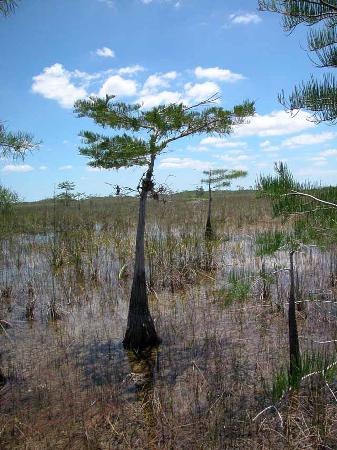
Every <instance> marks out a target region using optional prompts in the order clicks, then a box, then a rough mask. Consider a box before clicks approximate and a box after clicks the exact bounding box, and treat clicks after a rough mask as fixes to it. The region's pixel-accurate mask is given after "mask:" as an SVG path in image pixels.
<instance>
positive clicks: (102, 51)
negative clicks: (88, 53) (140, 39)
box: [96, 47, 116, 58]
mask: <svg viewBox="0 0 337 450" xmlns="http://www.w3.org/2000/svg"><path fill="white" fill-rule="evenodd" d="M96 55H98V56H102V57H103V58H114V57H115V56H116V55H115V52H114V51H113V50H111V48H109V47H102V48H98V49H97V50H96Z"/></svg>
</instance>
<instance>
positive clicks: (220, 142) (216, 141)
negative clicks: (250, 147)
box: [200, 136, 247, 148]
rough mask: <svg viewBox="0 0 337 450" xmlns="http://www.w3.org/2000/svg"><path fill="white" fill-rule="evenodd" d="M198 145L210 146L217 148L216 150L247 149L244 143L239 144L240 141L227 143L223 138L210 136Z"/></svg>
mask: <svg viewBox="0 0 337 450" xmlns="http://www.w3.org/2000/svg"><path fill="white" fill-rule="evenodd" d="M200 145H211V146H213V147H217V148H225V147H227V148H235V147H247V143H246V142H240V141H237V142H229V141H227V140H226V139H224V138H220V137H214V136H210V137H206V138H204V139H202V140H201V141H200Z"/></svg>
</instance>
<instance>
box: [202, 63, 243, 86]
mask: <svg viewBox="0 0 337 450" xmlns="http://www.w3.org/2000/svg"><path fill="white" fill-rule="evenodd" d="M194 74H195V76H196V77H197V78H207V79H209V80H217V81H226V82H228V83H235V82H236V81H239V80H243V79H244V78H245V77H244V76H243V75H241V74H240V73H234V72H231V71H230V70H229V69H221V68H220V67H208V68H203V67H200V66H198V67H196V68H195V69H194Z"/></svg>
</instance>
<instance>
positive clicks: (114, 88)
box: [98, 75, 137, 97]
mask: <svg viewBox="0 0 337 450" xmlns="http://www.w3.org/2000/svg"><path fill="white" fill-rule="evenodd" d="M136 93H137V83H136V82H135V81H134V80H128V79H125V78H123V77H121V76H120V75H112V76H111V77H109V78H108V79H107V80H106V81H105V83H104V84H103V86H102V87H101V89H100V91H99V94H98V95H99V96H100V97H104V96H105V95H106V94H108V95H120V96H123V95H124V96H133V95H136Z"/></svg>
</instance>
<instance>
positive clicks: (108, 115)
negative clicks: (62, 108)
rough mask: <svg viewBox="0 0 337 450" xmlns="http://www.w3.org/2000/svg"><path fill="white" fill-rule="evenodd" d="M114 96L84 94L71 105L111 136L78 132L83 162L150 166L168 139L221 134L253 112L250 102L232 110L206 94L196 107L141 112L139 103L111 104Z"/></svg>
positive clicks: (111, 166) (171, 106)
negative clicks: (85, 95)
mask: <svg viewBox="0 0 337 450" xmlns="http://www.w3.org/2000/svg"><path fill="white" fill-rule="evenodd" d="M114 98H115V96H113V95H110V96H109V95H107V96H106V97H105V98H98V97H89V99H87V100H78V101H77V102H76V103H75V113H76V114H77V116H78V117H89V118H91V119H93V120H94V122H96V123H97V124H98V125H101V126H102V127H103V128H110V129H111V130H113V131H114V132H115V133H116V134H114V135H112V136H107V135H104V134H100V133H95V132H92V131H82V132H81V133H80V136H82V138H83V143H84V144H85V146H82V147H80V154H82V155H84V156H87V157H89V158H90V162H89V165H90V166H92V167H101V168H105V169H119V168H121V167H131V166H134V165H137V166H144V165H147V164H150V160H151V157H155V156H157V155H159V154H160V153H161V152H162V151H163V150H164V149H165V148H166V147H167V146H168V145H169V144H170V143H171V142H174V141H176V140H178V139H181V138H184V137H187V136H191V135H197V134H202V133H213V134H218V135H226V134H228V133H230V132H231V130H232V127H233V126H234V125H237V124H241V123H244V121H245V119H246V118H247V117H248V116H251V115H253V114H254V112H255V109H254V103H253V102H249V101H246V102H244V103H243V104H242V105H238V106H235V107H234V108H233V110H231V111H228V110H224V109H223V108H221V107H218V106H215V105H214V103H215V102H216V100H217V98H216V97H212V98H210V99H208V100H206V101H205V102H201V103H199V104H197V105H193V106H186V105H184V104H183V103H179V104H175V103H174V104H169V105H166V106H163V105H161V106H157V107H154V108H152V109H151V110H144V109H143V108H142V105H140V104H132V105H130V104H126V103H121V102H115V101H113V99H114Z"/></svg>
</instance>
